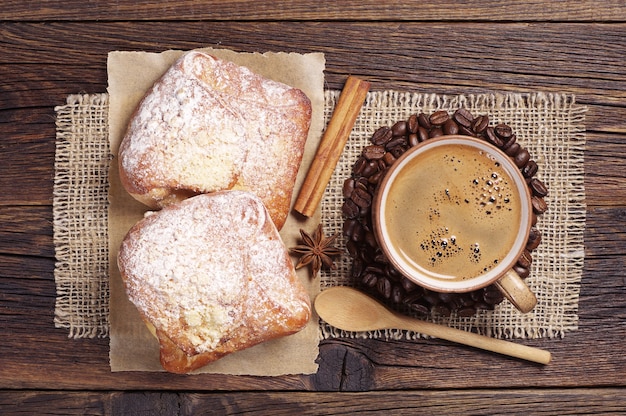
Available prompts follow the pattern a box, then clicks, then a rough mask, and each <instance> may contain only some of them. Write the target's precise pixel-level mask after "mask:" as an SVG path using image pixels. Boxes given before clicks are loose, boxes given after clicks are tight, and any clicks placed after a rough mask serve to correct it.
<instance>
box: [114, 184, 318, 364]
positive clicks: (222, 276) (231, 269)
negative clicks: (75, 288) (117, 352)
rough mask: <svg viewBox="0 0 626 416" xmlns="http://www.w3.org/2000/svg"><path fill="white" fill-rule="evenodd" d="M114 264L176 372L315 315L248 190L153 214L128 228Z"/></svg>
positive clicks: (286, 332) (279, 332)
mask: <svg viewBox="0 0 626 416" xmlns="http://www.w3.org/2000/svg"><path fill="white" fill-rule="evenodd" d="M118 266H119V269H120V272H121V276H122V280H123V282H124V285H125V288H126V292H127V294H128V298H129V299H130V301H131V302H132V303H134V304H135V306H136V307H137V309H138V311H139V313H140V315H141V317H142V319H143V320H144V321H145V322H146V323H147V324H148V325H149V326H152V327H153V329H154V333H155V334H156V336H157V337H158V339H159V344H160V358H161V364H162V366H163V368H164V369H166V370H167V371H170V372H174V373H188V372H190V371H193V370H195V369H197V368H200V367H202V366H204V365H206V364H207V363H210V362H212V361H215V360H217V359H219V358H221V357H223V356H224V355H227V354H230V353H232V352H235V351H239V350H242V349H244V348H248V347H251V346H253V345H256V344H259V343H261V342H264V341H267V340H270V339H273V338H277V337H281V336H285V335H289V334H293V333H295V332H297V331H299V330H301V329H302V328H304V327H305V326H306V324H307V322H308V321H309V319H310V316H311V305H310V299H309V296H308V294H307V292H306V290H305V288H304V287H303V285H302V284H301V283H300V282H299V280H298V278H297V276H296V273H295V270H294V267H293V263H292V262H291V259H290V257H289V254H288V252H287V249H286V248H285V246H284V244H283V242H282V240H281V239H280V236H279V234H278V231H277V229H276V227H275V226H274V223H273V222H272V221H271V219H270V217H269V214H268V212H267V210H266V209H265V207H264V205H263V203H262V201H261V200H260V199H259V198H258V197H257V196H255V195H254V194H252V193H250V192H245V191H236V190H233V191H218V192H214V193H211V194H203V195H198V196H194V197H191V198H188V199H186V200H184V201H182V202H179V203H177V204H173V205H168V206H166V207H164V208H163V209H162V210H160V211H156V212H151V213H149V214H147V215H146V216H145V217H144V218H143V219H142V220H140V221H139V222H138V223H137V224H136V225H135V226H133V227H132V228H131V230H130V231H129V232H128V234H127V235H126V237H125V238H124V240H123V242H122V244H121V248H120V251H119V253H118Z"/></svg>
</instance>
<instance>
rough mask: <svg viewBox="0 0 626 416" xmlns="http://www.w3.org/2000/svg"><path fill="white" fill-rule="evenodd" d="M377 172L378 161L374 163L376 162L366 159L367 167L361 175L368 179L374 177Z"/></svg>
mask: <svg viewBox="0 0 626 416" xmlns="http://www.w3.org/2000/svg"><path fill="white" fill-rule="evenodd" d="M376 172H378V163H376V161H374V160H367V159H366V163H365V166H364V167H363V169H362V170H361V175H362V176H364V177H366V178H369V177H370V176H372V175H373V174H375V173H376Z"/></svg>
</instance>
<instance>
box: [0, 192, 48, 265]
mask: <svg viewBox="0 0 626 416" xmlns="http://www.w3.org/2000/svg"><path fill="white" fill-rule="evenodd" d="M4 189H7V188H4ZM0 224H2V227H1V228H0V253H2V254H14V255H22V256H44V257H53V256H54V243H53V241H52V211H51V209H50V207H49V206H2V205H0Z"/></svg>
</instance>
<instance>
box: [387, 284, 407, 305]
mask: <svg viewBox="0 0 626 416" xmlns="http://www.w3.org/2000/svg"><path fill="white" fill-rule="evenodd" d="M390 297H391V301H392V302H393V303H400V302H402V298H403V297H404V292H403V291H402V287H401V286H398V285H393V286H391V296H390Z"/></svg>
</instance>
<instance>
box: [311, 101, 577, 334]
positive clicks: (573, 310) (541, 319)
mask: <svg viewBox="0 0 626 416" xmlns="http://www.w3.org/2000/svg"><path fill="white" fill-rule="evenodd" d="M338 96H339V93H338V92H329V93H327V95H326V99H327V102H326V118H327V120H328V119H329V117H330V115H331V114H332V111H333V108H334V105H335V102H336V100H337V98H338ZM459 107H464V108H466V109H468V110H470V111H471V112H472V113H473V114H474V115H479V114H487V115H488V116H489V117H490V122H491V124H494V125H495V124H497V123H506V124H509V125H510V126H511V127H512V128H513V130H514V132H515V133H516V134H517V138H518V142H520V143H521V144H522V145H523V146H524V147H527V148H528V149H529V151H530V153H531V155H533V157H534V158H535V160H536V161H537V163H538V165H539V167H540V170H539V177H540V178H541V179H542V180H543V181H544V182H545V183H547V184H548V186H549V188H550V195H549V196H548V197H547V198H546V202H547V203H548V206H549V209H548V212H546V214H544V215H543V216H542V217H540V220H539V223H538V224H537V226H538V228H539V230H540V231H541V232H542V233H543V242H542V244H541V245H540V247H539V248H538V249H537V250H536V251H534V253H533V258H534V261H533V265H532V270H531V276H530V277H529V278H528V279H527V282H528V284H529V285H530V286H531V288H532V290H533V291H534V292H535V293H536V295H537V297H538V305H537V307H536V308H535V309H534V310H533V311H532V312H530V313H528V314H521V313H519V312H518V311H517V310H516V309H515V308H513V307H512V306H511V305H510V304H509V303H508V301H505V302H503V303H502V304H500V305H499V306H498V307H497V308H496V310H495V311H480V312H479V313H477V314H476V315H475V316H473V317H470V318H461V317H457V316H454V315H453V316H451V317H443V316H432V317H430V319H431V320H432V321H434V322H438V323H441V324H444V325H449V326H452V327H455V328H460V329H464V330H467V331H474V332H478V333H481V334H485V335H488V336H492V337H496V338H542V337H549V338H554V337H563V336H564V335H565V333H566V332H567V331H573V330H576V329H577V328H578V295H579V288H580V282H581V278H582V269H583V260H584V242H583V235H584V228H585V212H586V211H585V208H586V207H585V192H584V181H583V179H584V163H583V162H584V149H585V130H584V116H585V112H586V107H584V106H580V105H576V103H575V97H574V96H571V95H564V94H543V93H532V94H484V95H471V96H443V95H435V94H416V93H406V92H399V91H383V92H373V93H370V94H368V97H367V99H366V102H365V105H364V107H363V108H362V111H361V113H360V115H359V118H358V119H357V121H356V124H355V126H354V129H353V131H352V133H351V136H350V140H349V142H348V144H347V146H346V149H345V151H344V153H343V154H342V157H341V159H340V161H339V163H338V166H337V168H336V170H335V172H334V174H333V177H332V178H331V183H330V185H329V186H328V188H327V190H326V195H325V198H324V200H323V202H322V219H323V222H324V225H325V229H326V231H327V233H328V234H332V233H334V232H337V231H341V228H342V225H343V218H342V217H341V205H342V203H343V195H342V184H343V181H344V180H345V179H346V178H348V177H349V176H350V170H351V168H352V165H353V163H354V162H355V161H356V159H357V158H358V156H359V154H360V152H361V150H362V148H363V147H364V146H365V145H367V144H368V140H369V138H370V137H371V135H372V134H373V132H374V131H375V130H376V129H377V128H378V127H380V126H382V125H389V126H390V125H392V124H393V123H394V122H396V121H398V120H403V119H407V118H408V117H409V116H410V115H411V114H415V113H419V112H424V113H426V114H430V113H432V112H434V111H437V110H447V111H449V112H450V113H452V112H453V111H454V110H455V109H457V108H459ZM338 244H339V245H340V246H341V247H343V246H345V241H344V240H343V239H341V240H340V241H339V242H338ZM337 266H338V267H337V270H334V271H331V272H323V274H322V282H321V284H322V288H324V287H329V286H334V285H338V284H339V285H348V286H356V285H357V282H356V281H355V280H354V279H353V278H351V277H350V274H351V273H350V271H351V259H350V258H349V257H348V256H347V255H344V256H343V257H342V258H341V259H339V261H337ZM401 311H402V312H404V313H410V312H409V311H408V310H401ZM321 327H322V333H323V336H324V337H325V338H332V337H362V338H371V337H374V338H386V339H413V338H417V337H420V334H416V333H412V332H407V331H391V330H387V331H376V332H364V333H350V332H345V331H341V330H338V329H336V328H333V327H330V326H328V325H325V324H324V323H322V326H321Z"/></svg>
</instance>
